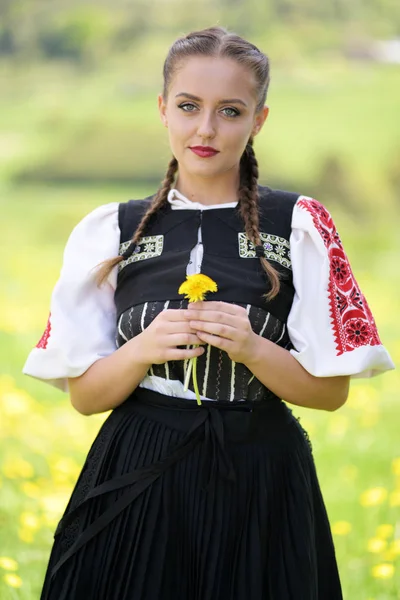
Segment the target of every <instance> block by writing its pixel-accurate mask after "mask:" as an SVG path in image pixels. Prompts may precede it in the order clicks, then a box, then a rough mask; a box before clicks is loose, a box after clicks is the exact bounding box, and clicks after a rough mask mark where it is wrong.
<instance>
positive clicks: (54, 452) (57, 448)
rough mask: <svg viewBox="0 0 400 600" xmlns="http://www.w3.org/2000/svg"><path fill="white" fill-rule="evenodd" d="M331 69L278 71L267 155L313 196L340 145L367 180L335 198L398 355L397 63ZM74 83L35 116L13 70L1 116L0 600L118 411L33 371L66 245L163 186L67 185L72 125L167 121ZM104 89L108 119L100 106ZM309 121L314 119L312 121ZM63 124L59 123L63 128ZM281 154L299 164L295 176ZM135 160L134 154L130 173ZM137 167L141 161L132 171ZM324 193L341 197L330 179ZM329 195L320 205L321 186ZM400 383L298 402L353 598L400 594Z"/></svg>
mask: <svg viewBox="0 0 400 600" xmlns="http://www.w3.org/2000/svg"><path fill="white" fill-rule="evenodd" d="M338 69H339V67H338ZM319 74H320V76H319V75H318V72H317V71H315V72H314V71H307V72H306V73H303V74H302V76H301V77H300V78H299V76H298V74H297V75H296V76H291V77H288V78H287V79H284V78H282V79H281V80H279V79H278V80H277V82H276V91H274V92H273V94H272V98H271V102H273V104H274V105H275V106H276V114H277V116H276V120H275V121H273V120H272V121H271V128H270V134H269V135H268V136H265V140H264V141H262V142H260V143H259V145H258V148H259V154H260V160H261V162H262V163H263V164H268V171H270V172H272V173H274V176H275V177H276V179H277V180H278V181H288V182H289V183H290V182H291V181H295V182H296V183H299V184H304V191H305V193H307V192H308V190H309V189H311V187H312V182H313V181H314V180H315V178H316V176H317V174H318V164H319V157H320V156H321V155H323V154H324V153H325V150H326V152H328V151H329V152H331V153H332V152H339V151H340V153H341V156H343V157H344V158H345V160H347V159H348V161H349V163H351V167H349V168H350V169H351V172H352V177H353V176H354V182H356V183H354V185H356V189H357V190H358V192H357V193H355V192H354V190H353V195H352V198H353V200H354V207H353V212H352V210H346V206H343V205H340V202H339V200H340V198H338V204H337V205H334V203H332V204H331V205H330V208H331V210H332V212H333V215H334V217H335V221H336V224H337V226H338V229H339V231H340V233H341V237H342V240H343V243H344V246H345V248H346V250H347V253H348V255H349V257H350V260H351V263H352V266H353V270H354V272H355V274H356V277H357V279H358V281H359V283H360V285H361V288H362V290H363V292H364V293H365V295H366V297H367V299H368V301H369V304H370V307H371V309H372V311H373V313H374V315H375V318H376V322H377V324H378V327H379V331H380V335H381V338H382V340H383V342H384V343H385V345H386V346H387V348H388V350H389V351H390V353H391V355H392V358H393V360H394V361H395V362H396V363H399V361H400V324H399V320H398V309H399V303H398V294H397V292H396V290H398V289H399V286H400V272H399V269H398V257H399V252H400V236H399V235H398V227H397V222H398V209H397V208H396V201H397V200H396V195H395V194H394V193H393V189H392V187H391V186H392V183H390V182H389V180H388V177H387V172H388V168H389V166H388V165H389V164H391V163H390V162H389V161H388V160H386V158H387V157H390V158H391V157H393V156H395V152H396V149H397V147H398V146H397V144H398V139H399V138H398V136H397V133H398V129H397V132H396V127H397V128H398V124H397V125H396V121H395V120H394V117H395V115H397V112H396V109H395V106H396V98H398V92H397V96H396V93H395V85H394V82H395V74H394V73H393V72H388V71H387V70H385V69H383V70H371V71H368V72H366V71H361V72H359V73H358V75H357V76H356V75H355V74H354V73H353V72H349V71H348V70H345V69H343V73H341V74H340V75H338V76H337V77H332V73H331V77H328V75H325V76H323V74H321V72H319ZM305 82H308V83H307V85H306V83H305ZM59 83H60V81H59ZM97 83H98V82H97ZM32 85H33V84H32ZM49 85H50V84H49ZM85 85H86V86H87V87H85ZM91 85H92V86H93V85H94V83H93V81H92V82H91ZM69 86H71V88H72V82H71V83H70V84H69V83H68V81H67V80H65V81H64V86H63V87H62V91H60V90H59V91H58V92H57V94H58V95H57V94H56V96H54V97H53V96H52V98H53V101H54V98H55V97H56V98H57V103H56V104H57V110H56V109H55V108H54V106H55V104H54V106H53V109H52V111H50V112H49V96H43V95H42V94H39V93H37V94H36V95H33V96H32V97H31V103H30V104H29V107H30V110H29V111H26V113H24V111H23V107H24V102H25V106H28V105H27V104H26V103H27V94H28V92H29V90H30V88H29V82H27V81H25V83H24V85H23V86H22V83H21V82H20V83H19V84H18V83H15V85H14V87H13V90H8V94H9V98H8V100H7V102H6V100H4V99H3V105H2V109H3V110H2V112H1V116H0V125H1V127H2V131H3V137H1V136H0V142H1V140H3V147H2V146H1V143H0V151H1V150H3V154H4V156H6V158H7V160H5V161H4V162H3V164H2V171H1V173H0V175H2V177H0V186H1V187H0V190H1V194H0V209H1V215H2V218H1V225H2V227H1V229H2V234H1V239H0V244H1V255H2V257H3V260H2V262H1V264H0V285H1V290H2V294H1V296H0V365H1V375H0V415H1V420H0V465H1V476H0V598H1V600H36V599H37V598H38V597H39V592H40V588H41V583H42V579H43V575H44V570H45V567H46V562H47V558H48V555H49V551H50V547H51V543H52V535H53V531H54V529H55V527H56V525H57V522H58V520H59V518H60V516H61V514H62V512H63V509H64V507H65V504H66V502H67V500H68V497H69V494H70V492H71V489H72V487H73V485H74V482H75V480H76V478H77V476H78V473H79V470H80V468H81V466H82V464H83V461H84V458H85V455H86V453H87V451H88V449H89V447H90V444H91V441H92V440H93V439H94V437H95V435H96V432H97V431H98V429H99V427H100V425H101V423H102V422H103V420H104V419H105V418H106V415H98V416H92V417H83V416H82V415H79V414H78V413H77V412H76V411H74V410H73V408H72V407H71V406H70V404H69V400H68V397H67V396H66V395H64V394H62V393H61V392H58V391H57V390H55V389H53V388H51V387H50V386H46V385H44V384H43V383H40V382H37V381H35V380H33V379H31V378H27V377H24V376H23V375H22V374H21V368H22V365H23V363H24V360H25V358H26V355H27V353H28V352H29V350H30V348H31V347H32V346H34V345H35V344H36V342H37V341H38V339H39V338H40V335H41V333H42V330H43V329H44V326H45V323H46V320H47V313H48V309H49V297H50V294H51V290H52V287H53V285H54V283H55V281H56V279H57V276H58V272H59V269H60V266H61V262H62V251H63V247H64V245H65V242H66V240H67V237H68V235H69V233H70V231H71V229H72V227H73V226H74V225H75V224H76V223H77V222H78V220H79V219H80V218H82V217H83V216H84V215H85V214H86V213H87V212H88V211H90V210H91V209H93V208H94V207H95V206H98V205H100V204H104V203H107V202H114V201H117V202H119V201H125V200H127V199H129V198H131V197H133V198H139V197H143V196H144V195H146V194H148V193H151V192H152V191H153V190H154V186H153V184H151V185H150V184H148V185H146V186H145V185H141V186H139V185H138V184H137V183H136V184H135V183H134V176H133V175H132V180H133V183H132V184H131V185H126V177H122V178H120V179H122V180H124V181H125V184H124V185H123V184H122V183H120V182H119V179H118V177H114V180H115V181H114V182H113V183H112V185H110V183H109V181H108V183H107V182H103V183H101V184H100V183H99V182H97V183H96V182H95V181H91V182H90V184H89V183H86V184H85V185H84V184H83V183H80V184H77V183H76V181H74V177H72V176H71V181H70V182H69V183H68V184H66V183H65V177H66V175H65V174H66V173H67V171H68V169H67V167H66V166H65V165H66V164H67V162H66V156H67V154H68V156H71V155H73V154H74V149H75V151H77V149H78V147H77V145H76V144H77V142H76V139H75V137H74V134H73V131H72V130H73V129H74V128H73V126H72V124H73V123H75V125H76V128H78V125H79V128H80V127H81V124H80V123H79V119H80V118H82V115H85V118H87V121H88V122H90V123H93V122H96V123H97V124H98V125H99V123H100V124H104V123H105V121H107V124H108V128H106V127H104V128H102V127H100V130H101V131H103V133H104V132H105V133H107V132H110V130H111V129H110V128H111V126H112V124H113V123H115V122H118V123H119V124H121V123H125V127H128V128H130V130H135V128H137V129H138V131H139V133H138V135H139V136H140V135H142V137H141V138H140V139H145V136H144V134H143V133H140V132H141V131H142V132H143V131H145V124H146V121H147V122H152V120H153V119H154V118H155V113H154V106H152V105H150V104H149V97H148V96H147V95H146V94H145V95H144V96H143V97H141V98H137V99H136V100H135V102H136V104H135V107H136V109H135V110H133V111H132V112H130V111H129V102H130V101H129V102H128V100H124V101H119V102H117V101H116V100H115V99H114V100H113V97H112V95H111V94H110V93H106V92H105V90H106V87H107V86H105V85H104V86H100V87H97V88H96V90H97V91H98V92H99V93H98V94H97V95H96V96H95V94H94V93H93V90H94V88H92V91H91V92H90V86H89V83H86V84H84V83H83V82H82V86H81V87H79V89H78V92H77V95H78V96H79V94H81V98H80V99H79V98H77V99H76V103H75V104H74V105H72V104H71V103H68V101H67V98H68V93H69V91H70V87H69ZM310 86H311V88H313V89H314V91H315V90H316V88H317V87H318V90H317V94H315V93H312V94H311V93H310V89H311V88H310ZM50 87H51V86H50ZM107 89H108V88H107ZM31 91H32V90H31ZM367 92H368V93H367ZM99 94H100V100H99ZM102 94H103V95H102ZM28 95H29V94H28ZM79 100H82V102H81V105H80V108H81V112H80V113H79V111H78V106H79ZM102 100H103V109H104V106H105V107H106V109H105V110H104V112H105V113H106V114H107V117H105V116H104V115H103V116H100V106H101V101H102ZM54 103H55V101H54ZM321 104H322V105H324V110H325V112H324V114H322V111H321ZM96 107H97V108H96ZM377 110H379V118H377V117H376V114H377ZM49 114H51V115H52V119H50V118H49ZM79 114H80V115H81V117H79ZM95 117H96V119H97V120H96V119H95ZM310 119H311V120H312V127H310V126H309V125H308V126H307V123H308V122H309V121H308V120H310ZM51 123H53V126H54V125H57V127H54V128H53V129H52V125H51ZM91 127H92V126H90V127H88V129H87V131H92V129H91ZM153 127H154V125H153ZM117 131H120V129H117ZM6 134H7V135H8V137H7V135H6ZM113 135H114V134H113ZM157 135H159V134H158V133H157ZM127 137H128V136H126V138H127ZM6 139H8V141H9V142H10V141H11V142H13V143H14V146H12V152H11V151H10V152H7V148H6V147H5V146H4V140H6ZM81 139H82V137H81ZM124 139H125V138H124ZM157 139H158V138H157ZM369 141H370V143H368V142H369ZM164 143H165V142H164ZM35 144H36V145H37V147H36V146H35ZM106 144H107V138H106V137H104V138H103V142H98V144H97V145H96V148H97V147H98V155H96V158H99V156H100V154H101V152H104V147H105V146H106ZM94 147H95V145H93V144H92V148H94ZM35 148H36V149H35ZM34 149H35V150H34ZM68 149H69V150H68ZM288 149H289V150H290V151H289V150H288ZM67 150H68V153H67ZM121 152H122V151H121ZM63 153H64V154H63ZM66 153H67V154H66ZM33 156H35V157H36V158H35V160H33V159H32V157H33ZM62 156H64V159H65V161H63V160H62ZM82 156H83V155H82ZM85 156H86V157H88V156H89V157H90V156H91V165H93V164H95V165H96V167H97V171H96V170H95V169H94V171H93V172H94V176H95V175H96V172H97V175H99V172H100V171H101V168H104V164H105V163H104V162H103V163H101V161H100V162H96V160H95V159H94V158H93V156H92V155H91V154H90V152H89V150H88V149H87V150H86V151H85ZM46 157H47V158H46ZM44 158H46V160H47V164H48V165H50V166H52V168H53V169H54V173H56V171H57V169H58V173H59V175H58V176H59V177H60V181H59V182H58V183H57V181H56V182H55V183H54V182H53V184H52V185H51V184H49V183H47V184H44V183H43V182H40V180H39V179H40V178H39V177H37V178H36V179H37V180H35V178H32V179H31V180H30V181H29V183H28V182H27V180H25V181H26V182H25V183H18V184H16V183H14V182H13V178H12V176H14V175H16V174H17V173H19V172H23V171H24V172H25V173H26V172H28V171H29V172H30V173H31V174H32V173H34V172H39V171H40V169H42V167H41V166H40V164H41V161H42V160H43V159H44ZM87 160H89V159H88V158H87ZM110 162H111V163H112V157H111V156H110ZM285 163H286V168H287V170H288V172H290V177H286V179H285ZM77 164H80V163H79V161H78V160H77ZM27 165H28V166H29V169H27ZM32 165H34V166H32ZM63 165H64V166H63ZM101 165H103V167H102V166H101ZM155 166H156V165H155ZM128 167H129V164H128V161H127V162H126V170H127V172H128ZM68 168H69V169H71V168H72V167H71V166H70V167H68ZM74 168H75V167H74ZM137 168H138V167H137V165H136V163H135V165H133V170H135V169H137ZM154 168H155V167H154ZM62 169H64V171H63V173H61V175H62V177H61V175H60V172H61V171H62ZM149 170H150V167H149ZM155 172H156V173H157V172H158V171H157V170H156V171H155ZM110 173H111V175H110V177H109V178H108V179H113V177H112V165H111V166H110ZM63 178H64V179H63ZM334 183H335V181H333V184H334ZM307 185H309V187H307ZM364 192H365V198H366V199H367V200H366V201H365V203H364V202H363V200H362V198H363V194H364ZM326 197H329V198H331V197H332V189H331V188H329V187H326ZM319 199H320V200H321V201H322V202H324V199H325V197H319ZM361 208H364V209H365V210H364V211H362V210H361ZM360 215H361V216H360ZM399 389H400V375H399V373H398V371H392V372H390V373H387V374H386V375H383V376H380V377H377V378H374V379H371V380H354V382H353V384H352V389H351V393H350V397H349V400H348V402H347V403H346V405H345V406H344V407H342V408H341V409H340V410H339V411H337V412H334V413H328V412H324V411H321V412H319V411H310V410H306V409H304V410H302V409H299V408H296V407H294V409H293V411H294V413H295V414H296V415H297V416H298V417H299V418H300V419H301V423H302V425H303V426H304V427H305V429H306V430H307V431H308V432H309V434H310V438H311V441H312V445H313V451H314V457H315V461H316V464H317V469H318V473H319V477H320V483H321V487H322V491H323V494H324V497H325V501H326V505H327V509H328V513H329V516H330V520H331V525H332V531H333V535H334V538H335V543H336V549H337V556H338V562H339V568H340V572H341V577H342V581H343V589H344V595H345V599H346V600H395V599H399V598H400V591H399V590H400V446H399V433H398V432H399V424H400V404H399V402H398V390H399Z"/></svg>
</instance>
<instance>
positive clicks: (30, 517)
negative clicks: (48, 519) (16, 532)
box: [19, 511, 40, 529]
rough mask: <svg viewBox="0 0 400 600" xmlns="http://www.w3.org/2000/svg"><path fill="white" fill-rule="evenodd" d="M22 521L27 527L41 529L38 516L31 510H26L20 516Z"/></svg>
mask: <svg viewBox="0 0 400 600" xmlns="http://www.w3.org/2000/svg"><path fill="white" fill-rule="evenodd" d="M19 520H20V523H21V525H22V526H23V527H26V528H27V529H39V527H40V523H39V519H38V517H37V516H36V515H35V514H34V513H31V512H28V511H25V512H23V513H21V515H20V517H19Z"/></svg>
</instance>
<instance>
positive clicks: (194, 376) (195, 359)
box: [192, 356, 201, 406]
mask: <svg viewBox="0 0 400 600" xmlns="http://www.w3.org/2000/svg"><path fill="white" fill-rule="evenodd" d="M192 361H193V387H194V391H195V392H196V399H197V404H198V405H199V406H201V400H200V393H199V385H198V383H197V356H194V357H193V358H192Z"/></svg>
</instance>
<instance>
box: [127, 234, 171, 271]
mask: <svg viewBox="0 0 400 600" xmlns="http://www.w3.org/2000/svg"><path fill="white" fill-rule="evenodd" d="M129 245H130V241H129V242H123V243H122V244H120V246H119V255H120V256H121V255H122V254H123V253H124V252H125V250H127V248H128V246H129ZM163 247H164V236H163V235H149V236H145V237H142V238H141V239H140V240H139V243H138V244H137V246H136V248H135V249H134V251H133V252H132V254H131V255H130V256H129V257H128V258H127V259H126V260H123V261H121V262H120V263H119V265H118V271H122V269H124V268H125V267H126V266H127V265H130V264H131V263H134V262H139V261H141V260H147V259H148V258H155V257H156V256H160V254H161V253H162V251H163Z"/></svg>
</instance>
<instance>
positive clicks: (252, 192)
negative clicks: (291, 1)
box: [97, 27, 280, 300]
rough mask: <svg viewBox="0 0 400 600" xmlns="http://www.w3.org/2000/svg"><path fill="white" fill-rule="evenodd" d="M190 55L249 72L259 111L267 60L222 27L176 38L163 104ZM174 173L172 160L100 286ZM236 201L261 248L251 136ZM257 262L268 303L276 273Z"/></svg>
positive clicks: (103, 269) (163, 198) (105, 267)
mask: <svg viewBox="0 0 400 600" xmlns="http://www.w3.org/2000/svg"><path fill="white" fill-rule="evenodd" d="M192 56H208V57H218V58H230V59H232V60H234V61H236V62H237V63H239V64H242V65H244V66H245V67H246V68H248V69H249V70H250V71H252V72H253V74H254V77H255V81H256V89H255V93H256V97H257V105H256V113H257V112H259V111H261V110H262V108H263V107H264V104H265V100H266V97H267V91H268V86H269V82H270V69H269V60H268V57H267V56H266V55H265V54H263V53H262V52H261V51H260V50H259V49H258V48H257V47H256V46H255V45H254V44H251V43H250V42H248V41H247V40H244V39H243V38H241V37H240V36H238V35H237V34H235V33H231V32H228V31H227V30H226V29H224V28H223V27H210V28H208V29H203V30H201V31H194V32H192V33H189V34H188V35H186V36H183V37H181V38H178V39H177V40H176V41H175V42H174V43H173V44H172V46H171V47H170V49H169V52H168V54H167V57H166V59H165V62H164V67H163V77H164V85H163V98H164V101H166V99H167V97H168V90H169V88H170V85H171V81H172V79H173V77H174V75H175V72H176V70H177V69H178V68H179V66H180V65H181V64H182V62H183V61H185V60H187V59H188V58H190V57H192ZM177 170H178V161H177V160H176V158H175V157H173V158H172V159H171V161H170V163H169V165H168V169H167V172H166V175H165V177H164V179H163V181H162V184H161V186H160V188H159V190H158V191H157V193H156V194H155V196H154V198H153V200H152V203H151V204H150V206H149V208H148V210H147V211H146V212H145V214H144V215H143V217H142V219H141V221H140V223H139V225H138V227H137V229H136V231H135V233H134V235H133V237H132V240H131V244H130V245H129V247H128V248H127V250H126V251H125V252H124V254H123V255H121V256H117V257H115V258H111V259H109V260H106V261H104V263H102V264H101V266H100V268H99V271H98V273H97V281H98V284H99V285H101V284H102V283H103V282H104V281H105V280H106V279H107V277H108V275H109V273H110V272H111V270H112V269H113V268H114V267H115V266H116V265H118V264H119V263H120V262H122V261H123V260H126V258H128V257H129V256H130V255H131V254H132V253H133V251H134V249H135V246H136V244H137V243H138V241H139V240H140V239H141V238H142V237H143V236H144V234H145V232H146V229H147V227H148V226H149V224H150V221H151V220H152V217H153V216H154V215H155V214H156V213H157V212H158V211H159V210H160V209H161V208H163V207H164V206H166V205H167V202H168V192H169V191H170V189H171V188H172V187H173V184H174V181H175V176H176V173H177ZM238 200H239V202H238V210H239V212H240V215H241V217H242V219H243V221H244V225H245V231H246V234H247V237H248V238H249V240H250V241H251V242H252V243H253V244H254V246H255V247H257V246H258V247H260V246H261V241H260V232H259V196H258V163H257V159H256V156H255V153H254V149H253V138H252V137H250V139H249V141H248V144H247V146H246V149H245V151H244V153H243V155H242V157H241V160H240V185H239V193H238ZM260 262H261V265H262V268H263V270H264V271H265V273H266V274H267V276H268V280H269V283H270V290H269V292H268V293H267V294H266V295H265V297H266V299H267V300H271V299H272V298H274V297H275V296H276V295H277V294H278V292H279V288H280V283H279V272H278V271H277V270H276V269H275V268H274V267H273V266H272V265H271V264H270V263H269V262H268V260H267V259H266V258H265V257H264V256H260Z"/></svg>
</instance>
